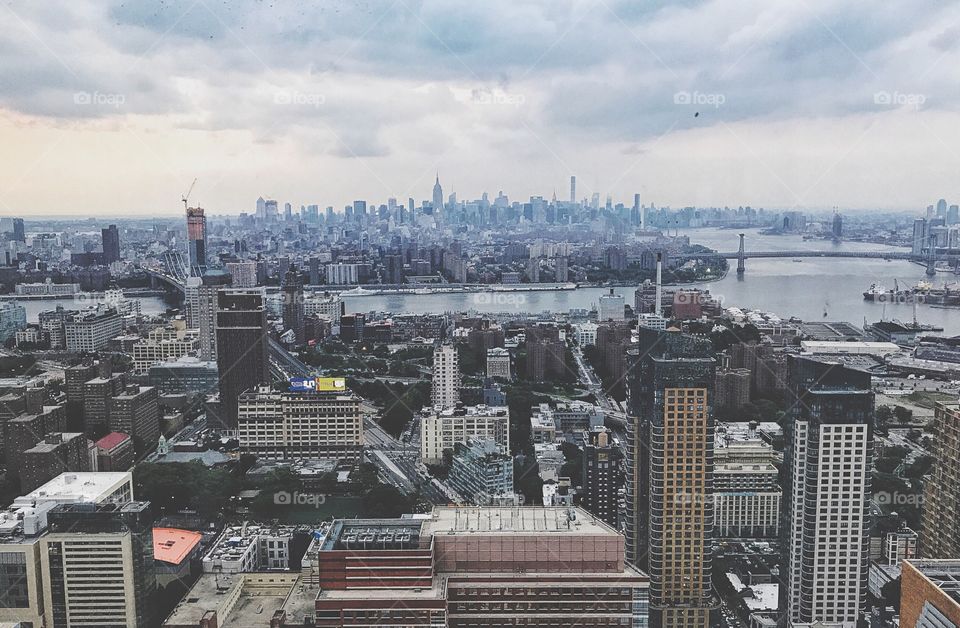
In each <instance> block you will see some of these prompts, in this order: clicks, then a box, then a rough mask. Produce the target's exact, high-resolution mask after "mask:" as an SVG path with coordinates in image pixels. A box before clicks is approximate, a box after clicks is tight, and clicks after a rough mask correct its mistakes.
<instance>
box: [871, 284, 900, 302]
mask: <svg viewBox="0 0 960 628" xmlns="http://www.w3.org/2000/svg"><path fill="white" fill-rule="evenodd" d="M893 294H894V291H893V290H887V289H886V288H884V287H883V286H881V285H880V284H878V283H872V284H870V288H869V289H867V290H866V291H865V292H864V293H863V299H864V301H882V300H884V299H885V298H890V297H891V296H892V295H893Z"/></svg>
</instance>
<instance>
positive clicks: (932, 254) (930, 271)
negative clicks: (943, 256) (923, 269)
mask: <svg viewBox="0 0 960 628" xmlns="http://www.w3.org/2000/svg"><path fill="white" fill-rule="evenodd" d="M936 251H937V237H936V236H930V243H929V244H928V245H927V277H934V276H936V274H937V253H936Z"/></svg>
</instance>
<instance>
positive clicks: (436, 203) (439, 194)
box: [433, 172, 443, 222]
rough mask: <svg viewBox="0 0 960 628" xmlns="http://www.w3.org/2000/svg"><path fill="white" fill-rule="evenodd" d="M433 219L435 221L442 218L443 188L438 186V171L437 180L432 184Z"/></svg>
mask: <svg viewBox="0 0 960 628" xmlns="http://www.w3.org/2000/svg"><path fill="white" fill-rule="evenodd" d="M433 219H434V220H436V221H437V222H440V221H441V220H443V188H442V187H440V173H439V172H438V173H437V180H436V182H435V183H434V184H433Z"/></svg>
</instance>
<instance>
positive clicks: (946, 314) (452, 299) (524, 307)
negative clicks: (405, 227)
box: [21, 229, 960, 335]
mask: <svg viewBox="0 0 960 628" xmlns="http://www.w3.org/2000/svg"><path fill="white" fill-rule="evenodd" d="M680 233H681V234H682V235H688V236H689V237H690V242H691V243H693V244H703V245H705V246H708V247H710V248H712V249H716V250H719V251H736V250H737V247H738V238H737V231H734V230H724V229H689V230H685V231H684V230H681V232H680ZM745 233H746V234H747V236H746V249H747V251H748V252H749V251H751V250H754V251H777V250H784V251H799V250H816V251H819V250H838V251H858V250H866V251H882V250H891V251H904V249H902V248H894V247H884V246H882V245H876V244H864V243H858V242H840V243H833V242H830V241H826V240H807V241H804V240H803V238H802V237H801V236H764V235H761V234H760V233H759V230H757V229H748V230H746V231H745ZM798 259H801V261H794V260H793V259H791V258H766V259H763V258H761V259H749V258H748V259H747V271H746V274H745V275H744V277H743V278H738V277H737V274H736V272H735V269H736V260H731V262H730V266H731V270H730V272H729V273H728V274H727V276H726V277H724V278H723V279H721V280H719V281H714V282H710V283H706V284H692V285H698V286H699V287H704V288H708V289H709V290H710V292H711V293H712V294H713V295H714V296H716V297H717V298H720V299H721V300H722V302H723V304H724V305H725V306H726V307H732V306H736V307H743V308H752V309H756V310H762V311H765V312H773V313H775V314H777V315H779V316H781V317H783V318H788V317H790V316H797V317H799V318H802V319H804V320H809V321H821V320H829V321H848V322H850V323H853V324H855V325H857V326H862V325H863V322H864V319H866V321H867V322H869V323H872V322H875V321H878V320H880V319H881V318H885V319H887V320H890V319H899V320H902V321H904V322H909V321H911V320H912V319H913V310H914V308H913V305H912V304H895V303H887V304H883V303H873V302H869V301H864V299H863V291H864V290H866V289H868V288H869V287H870V284H872V283H878V284H880V285H882V286H884V287H885V288H887V289H890V288H893V283H894V279H896V280H898V281H899V284H900V287H901V288H910V287H912V286H914V285H916V284H917V282H919V281H923V280H926V279H928V278H927V277H926V275H925V274H924V271H925V269H924V267H923V266H920V265H918V264H914V263H912V262H907V261H889V262H888V261H886V260H882V259H848V258H809V257H808V258H798ZM958 280H960V277H957V276H955V275H953V274H947V273H938V275H937V277H936V278H935V280H934V283H935V285H937V286H938V287H939V286H942V285H943V283H944V281H947V282H950V283H953V282H955V281H958ZM634 288H635V287H634V286H629V287H622V288H614V292H616V293H617V294H622V295H623V296H624V297H625V298H626V302H627V303H629V304H632V303H633V291H634ZM606 292H608V289H607V288H578V289H576V290H553V291H538V292H533V291H531V292H473V293H446V294H397V295H371V296H346V297H344V300H345V301H346V309H347V311H348V312H370V311H385V312H394V313H398V314H399V313H413V314H424V313H438V312H457V311H468V310H474V311H477V312H490V313H493V312H518V313H519V312H536V313H539V312H544V311H548V312H567V311H568V310H570V309H574V308H584V309H589V308H591V307H593V306H595V305H596V304H597V302H598V299H599V297H600V295H602V294H605V293H606ZM140 302H141V309H142V311H143V312H144V313H145V314H156V313H159V312H163V311H164V310H165V309H166V307H167V306H166V305H165V304H164V303H163V301H162V300H161V299H160V298H157V297H144V298H141V299H140ZM21 303H22V304H23V306H24V307H25V308H26V310H27V320H28V321H36V320H37V313H38V312H40V311H42V310H46V309H51V308H53V307H56V305H57V304H60V305H63V306H64V307H66V308H70V307H77V303H75V302H74V300H72V299H61V300H46V299H44V300H23V301H21ZM90 303H93V301H90V300H85V301H84V302H83V304H86V305H89V304H90ZM824 314H826V316H824ZM917 320H918V321H919V322H920V323H926V324H932V325H937V326H939V327H943V328H944V330H945V333H946V334H949V335H958V334H960V309H948V308H937V307H935V306H931V305H923V304H921V305H918V306H917Z"/></svg>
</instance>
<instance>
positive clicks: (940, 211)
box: [937, 198, 947, 218]
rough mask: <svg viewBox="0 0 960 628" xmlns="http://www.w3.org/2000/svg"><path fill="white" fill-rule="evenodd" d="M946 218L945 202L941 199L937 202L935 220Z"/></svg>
mask: <svg viewBox="0 0 960 628" xmlns="http://www.w3.org/2000/svg"><path fill="white" fill-rule="evenodd" d="M946 217H947V200H946V199H943V198H941V199H940V200H939V201H937V218H946Z"/></svg>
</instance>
